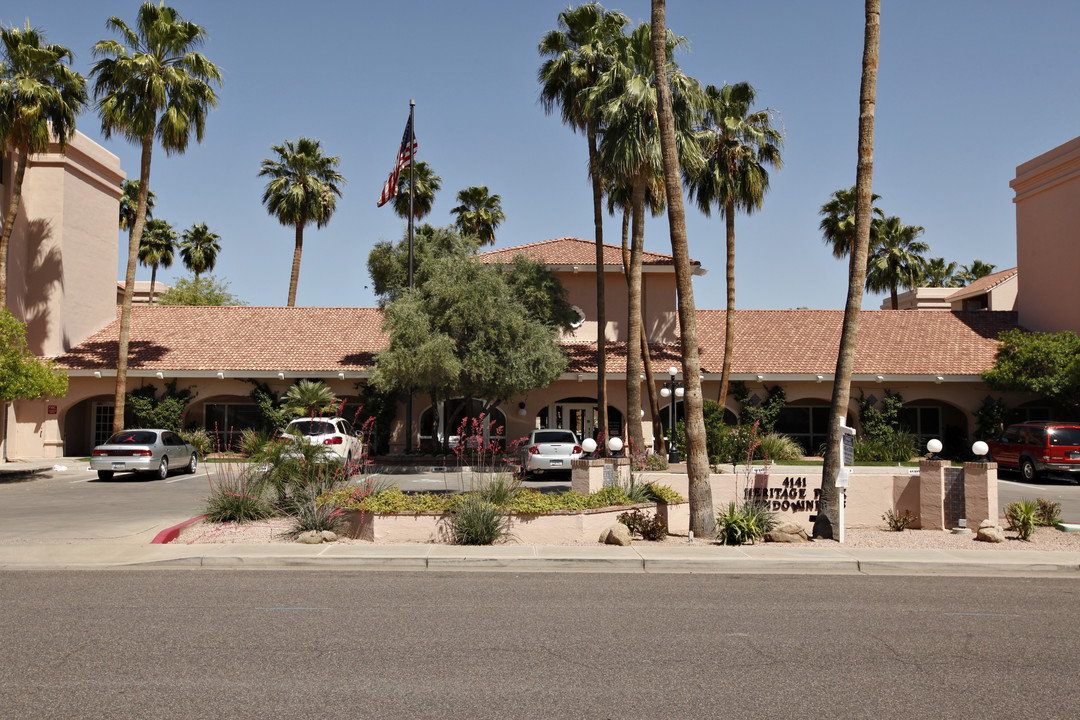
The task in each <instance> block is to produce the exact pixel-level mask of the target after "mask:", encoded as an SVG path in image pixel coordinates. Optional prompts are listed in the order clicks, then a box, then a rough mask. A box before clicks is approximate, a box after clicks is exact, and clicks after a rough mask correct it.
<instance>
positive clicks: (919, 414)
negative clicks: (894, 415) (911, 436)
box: [900, 407, 941, 444]
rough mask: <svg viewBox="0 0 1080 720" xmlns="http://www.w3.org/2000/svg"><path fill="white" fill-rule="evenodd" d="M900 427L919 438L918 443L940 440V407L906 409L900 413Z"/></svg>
mask: <svg viewBox="0 0 1080 720" xmlns="http://www.w3.org/2000/svg"><path fill="white" fill-rule="evenodd" d="M900 425H901V426H903V427H904V428H906V429H907V430H908V431H909V432H913V433H915V434H916V435H918V436H919V443H920V444H923V443H924V442H925V441H927V440H930V439H932V438H937V439H939V440H940V439H941V408H940V407H906V408H903V409H902V410H901V411H900Z"/></svg>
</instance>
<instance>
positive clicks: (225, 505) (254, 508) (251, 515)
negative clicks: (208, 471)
mask: <svg viewBox="0 0 1080 720" xmlns="http://www.w3.org/2000/svg"><path fill="white" fill-rule="evenodd" d="M265 494H266V493H265V486H264V485H263V484H262V483H261V481H260V478H259V476H258V475H257V474H255V473H251V472H247V471H244V472H241V473H239V474H237V475H225V477H224V478H222V479H221V480H218V481H217V482H213V481H211V486H210V494H209V495H208V496H207V498H206V505H205V506H204V509H203V512H204V513H205V515H206V519H207V520H209V521H210V522H218V523H224V522H235V523H245V522H251V521H252V520H261V519H263V518H266V517H270V516H271V515H273V514H274V512H275V511H274V507H273V505H272V504H271V503H270V502H268V501H267V499H266V497H265Z"/></svg>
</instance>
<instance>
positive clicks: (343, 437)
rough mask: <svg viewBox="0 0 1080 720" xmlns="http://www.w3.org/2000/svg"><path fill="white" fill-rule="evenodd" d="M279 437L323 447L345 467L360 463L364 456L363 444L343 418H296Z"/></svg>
mask: <svg viewBox="0 0 1080 720" xmlns="http://www.w3.org/2000/svg"><path fill="white" fill-rule="evenodd" d="M281 437H282V438H286V439H292V440H296V441H298V442H305V443H307V444H308V445H323V446H325V448H326V450H327V451H329V452H332V453H334V454H335V455H337V456H338V457H339V458H341V460H342V461H343V462H344V463H345V464H346V465H351V464H353V463H356V462H360V457H361V456H362V455H363V454H364V445H363V443H362V442H361V441H360V438H359V437H358V436H357V434H356V432H355V431H353V427H352V425H351V424H349V421H348V420H346V419H344V418H339V417H333V418H297V419H296V420H293V421H292V422H290V423H289V424H288V425H287V426H285V429H284V430H282V431H281Z"/></svg>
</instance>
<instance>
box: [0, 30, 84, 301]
mask: <svg viewBox="0 0 1080 720" xmlns="http://www.w3.org/2000/svg"><path fill="white" fill-rule="evenodd" d="M0 48H2V55H0V153H4V152H8V151H9V148H10V150H11V151H14V153H15V177H14V178H13V179H12V180H10V181H8V182H10V196H9V200H8V206H7V209H6V211H5V212H4V224H3V227H2V229H0V307H6V306H7V255H8V245H9V242H10V240H11V233H12V232H13V230H14V228H15V218H16V216H17V215H18V212H19V203H20V201H21V199H22V186H23V180H24V179H25V177H26V167H27V164H28V163H29V162H30V156H31V155H34V154H37V153H43V152H45V151H46V150H48V149H49V143H51V142H56V144H57V146H58V147H59V148H60V151H61V152H63V151H64V150H65V149H66V148H67V142H68V140H70V139H71V137H72V136H73V135H74V134H75V119H76V118H77V117H78V116H79V113H80V112H81V111H82V109H83V106H84V105H85V104H86V100H87V92H86V79H85V78H84V77H83V76H82V75H80V74H79V73H78V72H76V71H75V70H74V69H73V68H72V67H71V62H72V60H73V59H74V55H72V53H71V51H70V50H68V49H67V48H66V47H64V46H63V45H53V44H49V43H47V42H45V35H44V34H43V33H42V32H40V31H39V30H33V29H31V28H30V22H29V21H27V23H26V27H25V29H22V30H20V29H18V28H14V27H12V28H3V27H0ZM65 61H66V62H65Z"/></svg>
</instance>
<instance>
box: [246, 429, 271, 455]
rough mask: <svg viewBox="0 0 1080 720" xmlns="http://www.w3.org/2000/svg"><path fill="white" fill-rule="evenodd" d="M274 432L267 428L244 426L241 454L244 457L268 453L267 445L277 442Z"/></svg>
mask: <svg viewBox="0 0 1080 720" xmlns="http://www.w3.org/2000/svg"><path fill="white" fill-rule="evenodd" d="M276 442H277V440H276V439H275V438H274V435H273V434H272V433H268V432H266V431H265V430H255V429H253V428H244V429H243V430H241V431H240V454H241V455H243V456H244V457H249V458H250V457H263V456H265V455H267V445H271V444H273V443H276Z"/></svg>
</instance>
